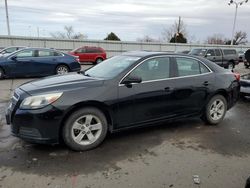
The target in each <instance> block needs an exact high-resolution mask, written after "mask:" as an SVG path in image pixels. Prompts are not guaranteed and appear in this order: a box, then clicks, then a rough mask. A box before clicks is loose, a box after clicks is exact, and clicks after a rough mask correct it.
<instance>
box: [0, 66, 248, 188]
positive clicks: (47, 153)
mask: <svg viewBox="0 0 250 188" xmlns="http://www.w3.org/2000/svg"><path fill="white" fill-rule="evenodd" d="M236 71H239V72H241V73H246V72H250V70H246V69H244V68H243V66H242V65H239V66H237V68H236ZM28 80H29V79H25V80H23V79H15V80H4V81H0V88H1V90H0V116H2V118H1V117H0V119H1V123H0V187H3V188H7V187H11V188H12V187H18V188H29V187H39V188H40V187H49V188H75V187H79V188H80V187H81V188H82V187H83V188H92V187H135V188H139V187H144V188H147V187H148V188H153V187H157V188H158V187H162V188H163V187H178V188H187V187H197V188H198V187H202V188H210V187H211V188H216V187H218V188H219V187H220V188H221V187H225V188H240V187H244V184H245V180H246V179H247V177H249V176H250V165H249V164H250V136H249V133H250V121H249V117H250V116H249V114H250V100H247V99H245V100H240V101H239V102H238V104H237V105H236V106H235V107H234V108H232V109H231V110H230V111H228V113H227V115H226V117H225V120H224V121H223V122H222V123H221V124H220V125H219V126H206V125H204V123H203V122H202V121H201V120H199V119H189V120H180V121H177V122H170V123H165V124H162V125H157V126H155V127H152V128H146V129H137V130H131V131H126V132H122V133H116V134H113V135H109V136H108V138H107V139H106V140H105V142H104V143H103V144H102V145H101V146H100V147H98V148H97V149H95V150H91V151H88V152H73V151H70V150H68V149H67V148H66V147H65V146H58V145H56V146H50V145H32V144H29V143H25V142H23V141H21V140H19V139H17V138H14V137H12V136H11V135H10V130H9V126H7V125H6V124H5V120H4V118H3V115H4V110H5V106H6V101H7V100H8V99H9V96H10V93H11V91H12V89H14V88H15V87H16V86H18V85H19V84H21V83H22V82H25V81H28ZM194 175H198V176H199V180H200V184H195V183H194V180H193V176H194Z"/></svg>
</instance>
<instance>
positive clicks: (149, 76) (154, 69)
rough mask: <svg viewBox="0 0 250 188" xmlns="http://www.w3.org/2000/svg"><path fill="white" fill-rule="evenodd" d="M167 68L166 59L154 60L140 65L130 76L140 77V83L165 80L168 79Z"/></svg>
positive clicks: (168, 63) (167, 60)
mask: <svg viewBox="0 0 250 188" xmlns="http://www.w3.org/2000/svg"><path fill="white" fill-rule="evenodd" d="M169 67H170V61H169V58H168V57H160V58H154V59H150V60H147V61H145V62H143V63H142V64H140V65H139V66H138V67H137V68H136V69H135V70H134V71H133V72H132V73H131V75H133V76H139V77H141V78H142V81H150V80H159V79H166V78H169Z"/></svg>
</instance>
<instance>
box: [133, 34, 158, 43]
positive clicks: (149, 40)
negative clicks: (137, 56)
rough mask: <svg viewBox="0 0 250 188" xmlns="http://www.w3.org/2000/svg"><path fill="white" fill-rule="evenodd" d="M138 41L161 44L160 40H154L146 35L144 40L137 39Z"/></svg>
mask: <svg viewBox="0 0 250 188" xmlns="http://www.w3.org/2000/svg"><path fill="white" fill-rule="evenodd" d="M136 41H138V42H159V41H160V40H158V39H154V38H152V37H150V36H148V35H146V36H144V37H143V38H137V39H136Z"/></svg>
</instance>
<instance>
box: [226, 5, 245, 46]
mask: <svg viewBox="0 0 250 188" xmlns="http://www.w3.org/2000/svg"><path fill="white" fill-rule="evenodd" d="M247 2H248V0H245V1H240V2H236V1H235V0H230V2H229V3H228V5H229V6H230V5H232V4H235V15H234V23H233V31H232V39H231V45H233V42H234V30H235V25H236V18H237V13H238V8H239V6H241V5H243V3H247Z"/></svg>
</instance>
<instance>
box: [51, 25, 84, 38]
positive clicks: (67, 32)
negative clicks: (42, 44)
mask: <svg viewBox="0 0 250 188" xmlns="http://www.w3.org/2000/svg"><path fill="white" fill-rule="evenodd" d="M50 35H51V36H52V37H53V38H56V39H86V38H88V36H87V35H84V34H82V33H80V32H78V33H75V32H74V29H73V26H64V31H63V32H61V31H57V32H54V33H50Z"/></svg>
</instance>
